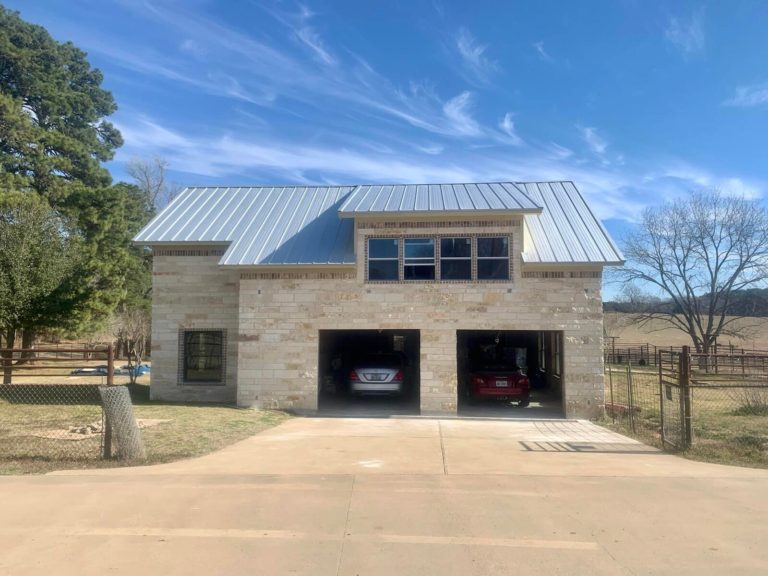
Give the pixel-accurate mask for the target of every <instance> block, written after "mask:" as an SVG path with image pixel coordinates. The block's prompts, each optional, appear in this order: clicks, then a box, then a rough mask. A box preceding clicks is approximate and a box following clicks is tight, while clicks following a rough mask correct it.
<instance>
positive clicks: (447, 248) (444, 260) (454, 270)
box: [440, 238, 472, 280]
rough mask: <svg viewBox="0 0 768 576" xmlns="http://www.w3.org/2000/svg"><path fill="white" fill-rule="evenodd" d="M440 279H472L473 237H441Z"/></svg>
mask: <svg viewBox="0 0 768 576" xmlns="http://www.w3.org/2000/svg"><path fill="white" fill-rule="evenodd" d="M440 280H472V239H471V238H441V239H440Z"/></svg>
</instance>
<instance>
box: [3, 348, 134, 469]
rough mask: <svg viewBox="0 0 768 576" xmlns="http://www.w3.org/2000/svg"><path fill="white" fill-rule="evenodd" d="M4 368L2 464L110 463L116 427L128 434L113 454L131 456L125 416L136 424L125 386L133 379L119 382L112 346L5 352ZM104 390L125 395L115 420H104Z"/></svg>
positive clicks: (116, 443)
mask: <svg viewBox="0 0 768 576" xmlns="http://www.w3.org/2000/svg"><path fill="white" fill-rule="evenodd" d="M32 352H33V353H34V356H31V353H32ZM0 367H1V369H2V383H1V384H0V462H2V461H6V462H21V461H26V462H34V461H57V462H62V463H67V464H69V465H71V466H74V467H77V466H79V465H81V464H85V463H86V462H91V461H95V460H99V459H102V458H105V457H106V458H109V457H110V456H111V455H112V454H113V450H112V445H113V442H112V440H113V436H115V435H114V434H113V433H112V432H113V431H114V429H115V427H116V426H117V427H118V428H120V431H123V432H122V433H118V434H117V436H116V437H115V439H114V446H115V452H114V453H115V454H116V455H117V456H118V457H122V456H123V455H124V454H125V453H126V450H125V449H124V447H125V445H126V440H125V434H126V431H127V432H130V433H133V431H134V430H133V429H132V428H129V427H128V425H127V424H126V423H125V422H126V418H125V417H124V416H125V415H128V416H127V418H128V420H130V422H129V423H130V424H133V423H135V419H134V417H133V412H132V408H131V405H130V404H131V403H130V396H129V395H128V393H127V389H125V387H124V386H122V385H121V384H127V383H128V380H129V378H128V376H121V377H120V378H118V379H117V380H118V381H117V382H116V377H115V366H114V357H113V351H112V348H111V347H104V348H100V349H95V348H92V347H89V348H87V349H85V348H83V349H76V348H60V347H59V348H44V349H35V350H34V351H32V350H10V349H0ZM105 387H108V388H105ZM105 389H114V390H117V389H123V390H122V392H124V394H122V395H121V401H120V402H119V403H116V404H115V405H116V406H117V408H118V409H117V410H116V411H113V412H112V414H113V416H112V418H111V419H107V418H105V410H104V401H103V399H102V397H103V394H104V390H105ZM125 398H127V402H126V400H125ZM134 428H135V426H134ZM132 453H136V452H135V451H134V452H132Z"/></svg>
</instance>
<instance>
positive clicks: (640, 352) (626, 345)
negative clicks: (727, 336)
mask: <svg viewBox="0 0 768 576" xmlns="http://www.w3.org/2000/svg"><path fill="white" fill-rule="evenodd" d="M683 348H687V347H686V346H657V345H655V344H650V343H648V342H621V341H620V340H618V339H617V338H606V340H605V345H604V347H603V358H604V360H605V363H606V364H631V365H633V366H635V367H642V366H658V365H659V354H661V353H664V354H669V353H677V354H681V353H682V352H683ZM710 355H712V356H717V357H722V358H726V357H731V356H734V357H743V356H756V357H761V358H765V359H766V362H768V351H766V350H751V349H747V348H744V347H739V346H735V345H733V344H726V345H718V344H715V345H714V346H713V347H712V350H711V351H710Z"/></svg>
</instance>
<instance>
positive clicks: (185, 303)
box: [150, 246, 240, 402]
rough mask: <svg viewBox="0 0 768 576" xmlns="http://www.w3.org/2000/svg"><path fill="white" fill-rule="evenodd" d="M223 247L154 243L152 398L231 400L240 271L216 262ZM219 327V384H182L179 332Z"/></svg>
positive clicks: (234, 391) (234, 386) (234, 381)
mask: <svg viewBox="0 0 768 576" xmlns="http://www.w3.org/2000/svg"><path fill="white" fill-rule="evenodd" d="M222 253H223V250H221V249H220V248H213V247H210V248H208V247H199V246H192V247H186V248H185V247H174V248H173V249H157V248H156V249H155V251H154V262H153V270H152V377H151V378H152V379H151V386H150V396H151V397H152V399H153V400H170V401H190V402H197V401H204V402H234V401H235V400H236V397H237V334H238V332H237V330H238V319H237V312H238V281H239V277H240V275H239V273H238V272H236V271H231V270H222V269H221V268H219V266H218V262H219V260H220V259H221V254H222ZM185 329H191V330H200V329H211V330H223V331H225V334H226V341H227V350H226V378H225V382H224V383H223V384H222V385H215V386H203V385H200V384H194V385H184V383H183V382H182V371H181V366H180V355H179V347H180V342H179V338H180V333H181V332H182V331H183V330H185Z"/></svg>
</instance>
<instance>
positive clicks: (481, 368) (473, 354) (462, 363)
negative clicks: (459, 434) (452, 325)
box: [456, 330, 564, 418]
mask: <svg viewBox="0 0 768 576" xmlns="http://www.w3.org/2000/svg"><path fill="white" fill-rule="evenodd" d="M456 340H457V350H456V363H457V376H458V405H459V414H460V415H464V416H502V417H520V418H540V417H544V418H560V417H562V416H563V414H564V410H563V370H562V366H563V334H562V332H555V331H537V330H458V331H457V333H456Z"/></svg>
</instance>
